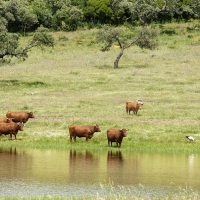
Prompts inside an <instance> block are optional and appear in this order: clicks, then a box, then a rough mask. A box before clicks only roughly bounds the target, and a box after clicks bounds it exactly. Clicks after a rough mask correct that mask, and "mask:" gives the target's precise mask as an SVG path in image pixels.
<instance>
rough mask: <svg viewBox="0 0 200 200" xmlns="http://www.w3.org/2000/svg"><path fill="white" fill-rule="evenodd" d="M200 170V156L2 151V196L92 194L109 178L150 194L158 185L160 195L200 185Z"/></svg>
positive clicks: (0, 175)
mask: <svg viewBox="0 0 200 200" xmlns="http://www.w3.org/2000/svg"><path fill="white" fill-rule="evenodd" d="M199 168H200V155H199V154H186V153H148V152H127V151H122V150H119V149H112V150H108V151H107V150H79V149H78V150H77V149H71V150H66V149H64V150H59V149H53V150H52V149H50V150H48V149H20V148H7V149H0V177H1V178H0V184H1V187H0V195H2V194H3V195H5V196H9V195H14V196H18V195H19V194H20V195H21V196H23V195H24V196H27V195H32V196H35V195H36V196H41V195H46V194H50V195H55V196H56V195H57V196H62V195H66V196H73V195H74V196H79V195H80V194H82V195H86V196H90V195H96V194H97V192H99V189H100V188H99V185H100V183H105V182H107V183H108V182H109V181H112V182H113V183H114V184H115V185H121V186H123V187H130V186H131V187H137V186H138V185H142V186H144V187H142V190H143V192H146V190H147V188H149V190H150V191H148V192H149V193H151V191H152V187H153V188H157V189H156V190H154V195H155V193H157V192H158V191H157V190H159V191H166V190H169V188H170V187H172V188H175V187H179V186H186V185H187V187H189V186H191V187H192V188H194V189H199V188H200V182H199V177H200V171H199ZM8 188H9V190H8ZM77 188H79V190H78V191H77ZM163 188H164V189H163ZM166 188H167V189H166ZM140 189H141V187H140V188H139V189H138V190H140ZM11 190H12V191H13V192H12V193H11V192H10V191H11ZM199 190H200V189H199ZM80 191H81V192H80Z"/></svg>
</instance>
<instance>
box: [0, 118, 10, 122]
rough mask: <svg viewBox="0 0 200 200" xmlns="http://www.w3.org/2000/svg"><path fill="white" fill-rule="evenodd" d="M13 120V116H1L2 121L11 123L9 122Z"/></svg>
mask: <svg viewBox="0 0 200 200" xmlns="http://www.w3.org/2000/svg"><path fill="white" fill-rule="evenodd" d="M11 121H12V119H11V118H7V117H0V123H9V122H11Z"/></svg>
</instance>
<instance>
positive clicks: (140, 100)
mask: <svg viewBox="0 0 200 200" xmlns="http://www.w3.org/2000/svg"><path fill="white" fill-rule="evenodd" d="M143 104H144V103H143V102H142V99H138V100H137V106H138V109H142V106H143Z"/></svg>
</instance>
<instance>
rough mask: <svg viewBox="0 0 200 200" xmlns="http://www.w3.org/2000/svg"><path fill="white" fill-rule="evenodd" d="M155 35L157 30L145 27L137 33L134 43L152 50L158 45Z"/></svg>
mask: <svg viewBox="0 0 200 200" xmlns="http://www.w3.org/2000/svg"><path fill="white" fill-rule="evenodd" d="M157 35H158V33H157V30H155V29H149V28H146V27H145V28H143V29H142V31H141V32H140V33H139V35H138V39H137V41H136V45H138V46H139V47H140V48H142V49H143V48H146V49H151V50H153V49H155V48H156V47H157V46H158V42H157Z"/></svg>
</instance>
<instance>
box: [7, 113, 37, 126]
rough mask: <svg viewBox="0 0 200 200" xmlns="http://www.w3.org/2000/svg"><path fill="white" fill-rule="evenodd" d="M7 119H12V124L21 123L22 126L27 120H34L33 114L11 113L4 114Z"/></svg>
mask: <svg viewBox="0 0 200 200" xmlns="http://www.w3.org/2000/svg"><path fill="white" fill-rule="evenodd" d="M6 117H7V118H12V121H13V122H21V123H22V122H23V123H24V124H25V123H26V122H27V121H28V119H29V118H34V117H35V116H34V114H33V112H13V111H8V112H7V113H6Z"/></svg>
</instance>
